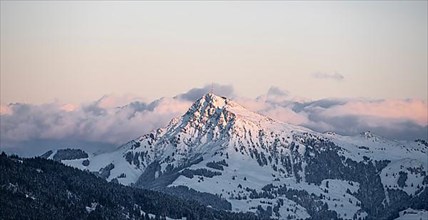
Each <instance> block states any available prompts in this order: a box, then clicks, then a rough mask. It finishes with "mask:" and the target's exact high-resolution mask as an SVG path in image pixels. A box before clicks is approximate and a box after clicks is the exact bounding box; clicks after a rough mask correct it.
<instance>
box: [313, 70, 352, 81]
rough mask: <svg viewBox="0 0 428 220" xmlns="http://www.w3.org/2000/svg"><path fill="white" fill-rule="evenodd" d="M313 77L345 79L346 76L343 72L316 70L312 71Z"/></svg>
mask: <svg viewBox="0 0 428 220" xmlns="http://www.w3.org/2000/svg"><path fill="white" fill-rule="evenodd" d="M312 77H314V78H316V79H332V80H336V81H342V80H343V79H345V77H344V76H343V75H342V74H340V73H337V72H334V73H324V72H315V73H312Z"/></svg>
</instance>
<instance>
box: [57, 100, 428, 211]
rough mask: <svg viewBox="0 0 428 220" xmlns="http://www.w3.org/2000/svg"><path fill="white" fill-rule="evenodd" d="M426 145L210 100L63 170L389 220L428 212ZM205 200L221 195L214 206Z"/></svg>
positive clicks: (224, 200) (254, 206)
mask: <svg viewBox="0 0 428 220" xmlns="http://www.w3.org/2000/svg"><path fill="white" fill-rule="evenodd" d="M425 143H426V142H425ZM425 143H424V142H400V141H392V140H387V139H385V138H381V137H378V136H376V135H374V134H372V133H370V132H365V133H362V134H361V135H358V136H353V137H348V136H341V135H337V134H332V133H325V134H321V133H318V132H315V131H312V130H310V129H307V128H304V127H299V126H295V125H291V124H287V123H284V122H278V121H275V120H273V119H270V118H268V117H266V116H263V115H260V114H258V113H254V112H251V111H249V110H247V109H245V108H244V107H242V106H241V105H239V104H238V103H235V102H234V101H232V100H229V99H227V98H225V97H220V96H216V95H214V94H212V93H208V94H206V95H204V96H203V97H201V98H200V99H198V100H197V101H196V102H195V103H194V104H193V105H192V106H191V107H190V108H189V110H188V111H187V112H186V113H185V114H184V115H183V116H181V117H179V118H175V119H173V120H171V122H170V123H169V124H168V125H167V126H166V127H164V128H159V129H156V130H154V131H152V132H150V133H148V134H145V135H143V136H141V137H139V138H136V139H134V140H131V141H130V142H128V143H126V144H124V145H122V146H121V147H120V148H118V150H117V151H114V152H109V153H105V154H102V155H97V156H93V157H92V156H89V158H88V159H76V160H66V161H63V163H65V164H68V165H71V166H74V167H77V168H80V169H88V170H90V171H92V172H95V173H98V174H99V175H102V176H103V177H105V178H106V179H107V180H109V181H116V182H119V183H122V184H124V185H133V186H135V187H141V188H148V189H155V190H159V191H164V192H168V193H171V194H175V195H177V194H178V195H179V196H180V195H181V196H182V197H192V198H195V199H196V200H198V201H199V202H202V203H203V204H206V205H211V206H213V207H216V208H218V209H226V210H231V211H250V212H254V213H256V214H258V215H259V216H263V217H273V218H279V219H285V218H292V219H293V218H303V219H306V218H315V219H317V218H318V219H320V218H321V219H323V218H342V219H346V218H357V219H358V218H361V219H364V218H367V219H372V218H392V217H393V216H396V215H398V213H399V211H402V210H404V209H405V208H415V209H417V208H419V209H424V210H428V207H427V206H428V205H423V202H424V201H427V200H428V199H427V194H428V177H427V167H428V165H427V163H428V161H427V160H428V157H427V152H428V146H427V144H425ZM85 160H87V161H89V162H86V164H87V165H84V164H83V161H85ZM329 185H332V186H333V188H335V189H334V190H333V189H331V188H330V187H329ZM186 187H187V188H186ZM203 193H208V194H211V195H214V196H215V197H212V199H210V200H212V203H207V201H204V196H205V197H206V196H207V194H203ZM202 194H203V195H202ZM216 197H218V199H216ZM397 198H399V199H397ZM400 200H402V201H400ZM403 201H407V202H408V203H409V204H407V205H406V204H401V203H402V202H403ZM400 202H401V203H400ZM412 204H413V205H412Z"/></svg>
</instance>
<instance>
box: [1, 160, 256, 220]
mask: <svg viewBox="0 0 428 220" xmlns="http://www.w3.org/2000/svg"><path fill="white" fill-rule="evenodd" d="M147 213H150V214H152V215H151V217H152V219H165V217H166V216H167V217H170V218H176V219H181V218H182V217H186V218H187V219H257V216H255V215H254V214H252V213H246V214H244V213H231V212H226V211H220V210H215V209H212V208H208V207H206V206H203V205H200V204H199V203H197V202H194V201H185V200H181V199H178V198H176V197H174V196H171V195H166V194H163V193H160V192H155V191H150V190H144V189H136V188H133V187H128V186H123V185H120V184H116V183H109V182H107V181H105V180H104V179H102V178H99V177H97V176H95V175H93V174H91V173H89V172H86V171H81V170H79V169H76V168H72V167H68V166H65V165H63V164H61V163H59V162H56V161H53V160H46V159H43V158H31V159H24V158H19V157H16V156H7V155H6V154H4V153H2V154H1V155H0V219H150V217H149V215H148V214H147Z"/></svg>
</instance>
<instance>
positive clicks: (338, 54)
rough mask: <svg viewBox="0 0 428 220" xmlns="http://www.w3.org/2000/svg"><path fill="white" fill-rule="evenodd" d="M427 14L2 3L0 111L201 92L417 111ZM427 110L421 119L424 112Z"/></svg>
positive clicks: (398, 9) (330, 6)
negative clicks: (359, 102) (413, 106)
mask: <svg viewBox="0 0 428 220" xmlns="http://www.w3.org/2000/svg"><path fill="white" fill-rule="evenodd" d="M427 8H428V7H427V2H426V1H403V2H398V1H380V2H368V1H361V2H360V1H355V2H350V1H347V2H338V1H337V2H336V1H334V2H312V1H308V2H288V1H284V2H282V1H281V2H278V1H273V2H253V1H249V2H216V1H214V2H199V1H189V2H146V1H132V2H113V1H105V2H102V1H92V2H84V1H76V2H70V1H59V2H51V1H46V2H36V1H28V2H22V1H14V2H12V1H1V88H0V92H1V104H3V105H6V104H8V103H15V102H22V103H30V104H42V103H50V102H52V101H54V100H61V102H64V103H82V102H89V101H92V100H96V99H98V98H99V97H101V96H103V95H105V94H119V95H123V94H134V95H137V96H143V97H145V98H147V99H149V100H155V99H157V98H160V97H164V96H166V97H172V96H174V95H176V94H179V93H182V92H184V91H187V90H189V89H191V88H195V87H200V86H204V85H207V84H209V83H211V82H215V83H219V84H222V85H232V86H233V88H234V89H235V91H236V93H238V94H239V95H241V96H245V97H252V98H255V97H257V96H258V95H260V94H264V93H265V91H267V90H268V89H269V88H271V86H277V87H279V88H283V89H285V90H287V91H289V92H290V93H291V94H294V95H295V96H299V97H305V98H309V99H321V98H326V97H336V98H345V97H354V98H355V97H366V98H372V99H407V98H412V99H421V100H425V106H426V100H427V93H428V91H427V88H428V85H427V81H428V79H427V59H428V58H427V48H428V45H427V38H428V36H427V26H428V24H427V20H428V19H427ZM425 109H426V108H425Z"/></svg>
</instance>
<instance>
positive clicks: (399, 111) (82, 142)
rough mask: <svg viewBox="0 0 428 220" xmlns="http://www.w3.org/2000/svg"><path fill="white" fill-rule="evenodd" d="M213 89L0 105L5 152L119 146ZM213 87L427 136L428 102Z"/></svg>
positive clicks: (276, 105)
mask: <svg viewBox="0 0 428 220" xmlns="http://www.w3.org/2000/svg"><path fill="white" fill-rule="evenodd" d="M210 90H211V85H207V86H204V87H202V88H194V89H191V90H189V91H187V92H185V93H182V94H179V95H177V96H175V97H172V98H169V97H166V98H161V99H158V100H155V101H150V102H147V101H145V100H144V98H141V97H135V96H130V95H127V96H113V95H107V96H103V97H102V98H100V99H99V100H95V101H93V102H89V103H84V104H81V105H74V104H67V103H59V102H53V103H48V104H42V105H30V104H24V103H15V104H9V105H7V106H1V108H0V110H1V111H0V113H1V114H0V119H1V120H0V148H1V149H0V150H9V151H13V152H20V153H22V152H24V153H26V155H28V156H34V155H37V154H41V153H43V151H46V149H51V148H63V147H80V148H84V149H92V151H96V150H99V149H100V148H101V149H113V148H114V147H117V146H119V145H121V144H123V143H125V142H127V141H129V140H131V139H133V138H136V137H138V136H140V135H143V134H145V133H148V132H150V131H151V130H153V129H156V128H160V127H163V126H165V125H167V124H168V122H169V121H170V120H171V119H173V118H175V117H178V116H180V115H182V114H184V113H185V112H186V110H187V109H188V108H189V107H190V106H191V104H192V103H193V102H194V101H195V100H196V99H198V98H200V97H201V96H202V95H203V94H205V93H207V92H209V91H210ZM214 90H215V93H216V94H220V95H223V96H227V97H229V98H232V99H233V100H235V101H236V102H238V103H240V104H241V105H243V106H244V107H246V108H248V109H250V110H252V111H256V112H259V113H261V114H264V115H266V116H269V117H271V118H273V119H276V120H279V121H283V122H287V123H291V124H296V125H301V126H305V127H308V128H311V129H313V130H315V131H319V132H325V131H334V132H336V133H339V134H342V135H357V134H359V133H361V132H363V131H367V130H370V131H373V132H375V133H377V134H379V135H381V136H385V137H388V138H393V139H406V140H414V139H416V138H422V139H428V137H427V133H428V118H427V117H428V116H427V112H428V107H427V102H426V101H423V100H417V99H405V100H404V99H403V100H399V99H385V100H369V99H321V100H315V101H302V100H301V99H296V98H295V97H292V96H290V93H289V92H288V91H286V90H284V89H281V88H279V87H271V88H270V89H269V90H268V91H267V92H266V94H262V95H260V96H259V97H257V98H255V99H254V98H245V97H241V96H238V95H236V94H235V92H234V88H233V87H232V86H228V85H218V84H214Z"/></svg>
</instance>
